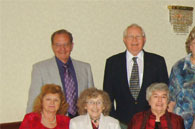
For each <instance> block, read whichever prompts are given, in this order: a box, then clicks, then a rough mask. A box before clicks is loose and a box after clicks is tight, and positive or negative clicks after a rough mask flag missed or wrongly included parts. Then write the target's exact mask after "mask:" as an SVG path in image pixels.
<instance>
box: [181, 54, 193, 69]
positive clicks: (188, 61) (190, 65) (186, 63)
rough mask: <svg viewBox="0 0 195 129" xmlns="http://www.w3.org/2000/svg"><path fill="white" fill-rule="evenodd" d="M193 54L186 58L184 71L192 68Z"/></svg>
mask: <svg viewBox="0 0 195 129" xmlns="http://www.w3.org/2000/svg"><path fill="white" fill-rule="evenodd" d="M191 56H192V54H191V53H190V54H188V55H187V56H186V57H185V61H184V66H183V70H185V69H187V68H192V63H191V60H190V58H191Z"/></svg>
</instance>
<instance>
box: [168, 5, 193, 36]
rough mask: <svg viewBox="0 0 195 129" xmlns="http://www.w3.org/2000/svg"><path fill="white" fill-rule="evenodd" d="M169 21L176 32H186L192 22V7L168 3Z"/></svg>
mask: <svg viewBox="0 0 195 129" xmlns="http://www.w3.org/2000/svg"><path fill="white" fill-rule="evenodd" d="M168 9H169V22H170V23H171V24H172V25H173V30H174V32H176V33H177V34H185V33H188V27H189V26H191V25H192V23H193V9H194V8H193V7H187V6H175V5H169V6H168Z"/></svg>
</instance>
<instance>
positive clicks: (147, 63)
mask: <svg viewBox="0 0 195 129" xmlns="http://www.w3.org/2000/svg"><path fill="white" fill-rule="evenodd" d="M151 64H152V62H150V59H149V58H148V53H147V52H145V51H144V72H143V82H142V88H141V89H143V86H145V84H147V80H148V79H147V77H149V76H150V70H151V68H150V67H152V65H151ZM149 78H150V77H149Z"/></svg>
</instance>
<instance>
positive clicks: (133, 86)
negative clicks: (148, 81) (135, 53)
mask: <svg viewBox="0 0 195 129" xmlns="http://www.w3.org/2000/svg"><path fill="white" fill-rule="evenodd" d="M133 62H134V64H133V68H132V71H131V77H130V91H131V94H132V96H133V97H134V99H135V100H137V97H138V94H139V91H140V87H139V69H138V64H137V57H133Z"/></svg>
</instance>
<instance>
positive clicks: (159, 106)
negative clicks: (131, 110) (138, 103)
mask: <svg viewBox="0 0 195 129" xmlns="http://www.w3.org/2000/svg"><path fill="white" fill-rule="evenodd" d="M146 99H147V101H148V103H149V105H150V107H151V109H150V110H148V111H143V112H139V113H137V114H135V115H134V116H133V118H132V119H131V121H130V123H129V125H128V129H185V128H184V122H183V119H182V117H180V116H178V115H176V114H174V113H170V112H168V111H167V105H168V102H169V89H168V86H167V84H165V83H154V84H152V85H150V86H149V87H148V88H147V90H146Z"/></svg>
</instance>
